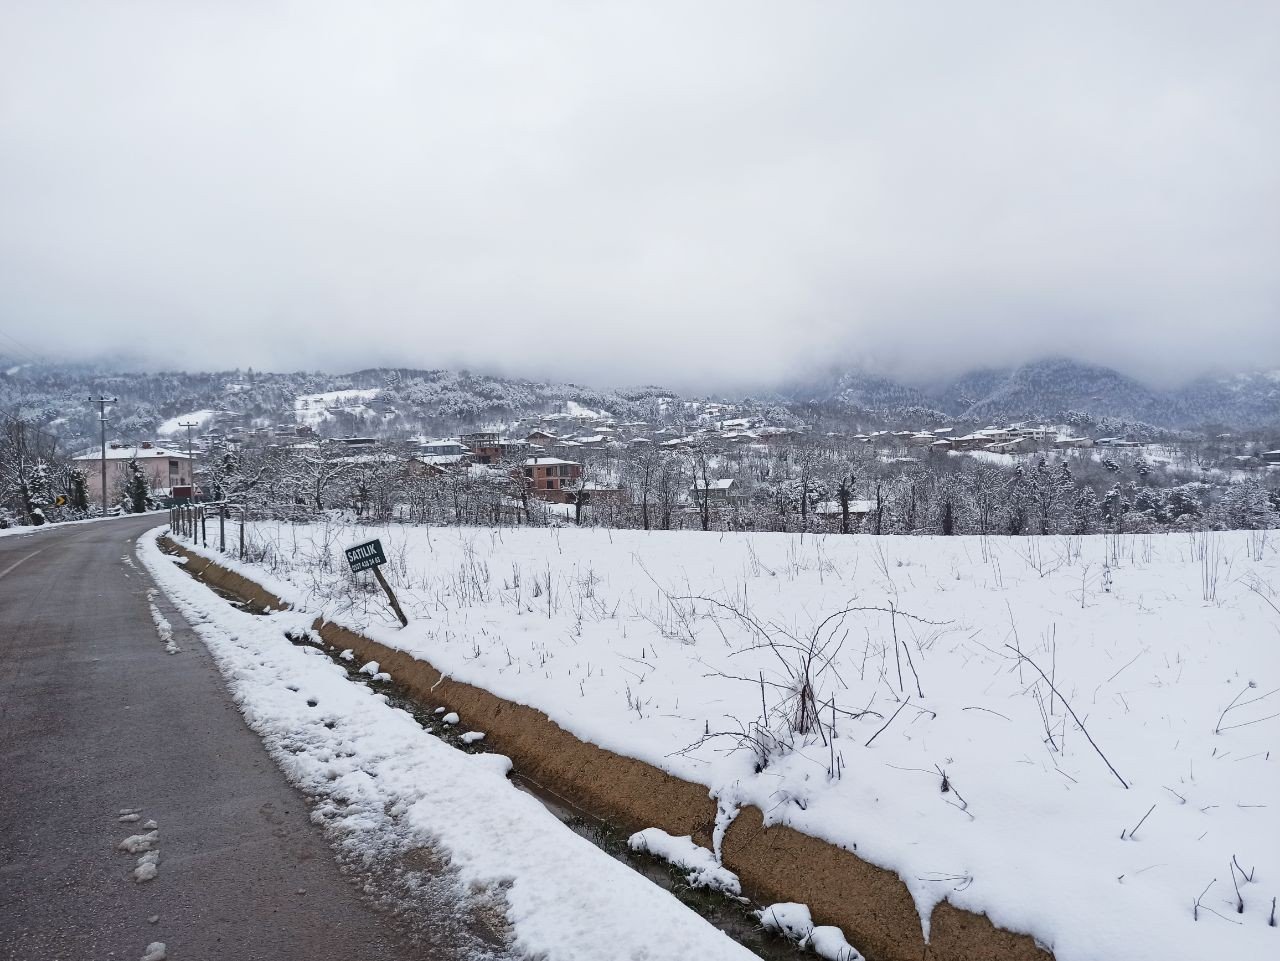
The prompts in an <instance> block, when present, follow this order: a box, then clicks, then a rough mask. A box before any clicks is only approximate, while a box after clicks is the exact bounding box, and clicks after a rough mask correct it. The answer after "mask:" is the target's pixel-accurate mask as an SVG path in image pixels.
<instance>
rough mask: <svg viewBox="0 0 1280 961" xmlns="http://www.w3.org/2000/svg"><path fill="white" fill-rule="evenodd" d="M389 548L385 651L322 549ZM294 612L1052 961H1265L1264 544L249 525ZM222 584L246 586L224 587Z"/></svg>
mask: <svg viewBox="0 0 1280 961" xmlns="http://www.w3.org/2000/svg"><path fill="white" fill-rule="evenodd" d="M371 536H379V537H381V538H382V541H383V544H384V546H385V547H386V549H387V552H388V556H389V559H390V565H389V567H388V568H386V571H387V573H388V575H389V576H390V578H391V580H392V581H393V583H394V584H396V585H397V586H398V587H399V589H400V596H401V601H402V603H403V604H404V606H405V608H406V611H407V612H408V614H409V616H410V618H411V623H410V625H409V627H408V628H407V629H404V630H401V629H400V628H399V627H398V625H397V624H396V622H395V621H394V619H393V617H392V615H391V614H390V612H389V611H387V610H386V609H385V603H384V602H383V601H382V599H381V595H380V594H378V593H376V592H375V591H376V588H375V587H373V586H372V585H371V584H370V583H369V581H368V577H369V575H367V574H366V575H359V576H352V575H349V574H347V573H345V566H346V565H345V561H344V560H343V556H342V548H343V547H345V546H348V545H350V544H352V543H355V542H358V541H361V540H363V539H366V538H367V537H371ZM250 539H251V542H252V543H253V544H254V546H255V550H254V561H255V563H254V564H253V565H251V566H250V569H249V570H247V571H246V572H247V573H249V574H250V575H251V576H255V577H256V578H257V579H258V580H259V581H261V582H262V583H264V584H266V585H267V586H268V587H270V588H272V589H273V590H275V591H276V592H277V593H280V594H281V595H283V596H285V597H286V598H288V599H290V600H291V601H293V602H295V603H296V604H298V605H299V606H301V607H303V608H305V609H306V610H307V611H308V612H310V613H313V614H317V613H324V614H325V615H327V616H329V617H332V618H334V619H335V620H338V621H341V622H343V623H346V624H348V625H351V626H354V627H357V628H361V629H364V630H365V631H366V632H367V633H368V634H370V636H373V637H375V638H377V639H378V640H380V641H382V642H384V643H387V644H391V645H394V646H397V647H401V648H404V649H405V650H408V651H411V652H414V653H418V654H420V655H421V656H422V657H424V658H426V659H428V660H430V661H431V662H432V663H433V664H435V665H436V666H437V667H439V668H440V669H442V670H444V671H446V672H448V673H450V674H452V676H454V677H455V678H457V679H458V680H461V681H465V682H468V683H473V684H477V685H481V686H483V687H486V688H488V689H489V690H491V691H493V692H494V693H496V694H498V695H500V696H502V697H505V698H508V699H511V700H514V701H519V702H521V703H524V704H528V705H531V706H534V707H536V708H538V709H540V710H542V711H544V712H546V713H547V714H548V715H549V716H550V717H552V718H553V719H554V720H555V721H557V722H558V723H559V724H561V725H562V726H563V727H565V728H566V729H568V730H570V731H572V732H573V733H575V734H576V735H578V736H579V737H581V738H583V739H584V740H588V741H591V742H594V743H596V744H599V745H601V746H602V747H605V748H608V749H610V750H614V751H617V752H619V753H623V754H627V755H630V756H633V757H638V758H641V759H643V760H646V761H649V762H651V763H653V764H655V765H658V766H660V767H662V768H664V769H666V770H668V771H670V772H671V773H673V774H675V775H677V776H679V777H682V778H686V779H688V780H691V781H695V782H700V783H702V784H705V785H706V786H707V787H708V788H709V790H710V791H711V793H712V794H713V795H714V796H715V797H717V798H718V799H719V802H720V805H721V807H722V809H724V810H725V811H726V812H729V813H732V812H733V811H734V810H735V809H736V808H737V807H738V806H740V805H742V804H747V803H750V804H755V805H758V806H759V807H760V808H761V809H763V810H764V811H765V812H766V817H767V820H769V821H770V822H772V823H785V824H789V825H791V826H793V827H795V828H797V829H799V830H801V831H804V832H807V833H809V834H812V835H815V836H817V837H821V838H825V839H828V840H830V841H834V842H837V843H840V844H843V845H845V846H846V847H849V848H853V847H854V846H855V845H856V850H857V852H858V854H859V855H860V856H862V857H863V858H866V859H867V860H870V861H872V862H874V863H876V864H879V865H882V866H884V867H888V868H891V869H893V870H895V871H896V872H897V873H898V874H899V875H900V876H901V877H902V878H903V880H904V881H905V882H906V884H907V885H908V887H909V888H910V890H911V891H912V894H913V896H914V897H915V900H916V903H917V905H918V907H919V909H920V915H921V918H922V922H921V923H922V925H923V926H924V928H925V930H926V933H927V919H928V917H929V915H930V912H931V910H932V908H933V906H934V905H935V904H936V903H937V902H938V901H940V900H942V899H944V898H945V899H948V900H950V901H951V902H952V903H954V904H956V905H959V906H961V907H964V908H967V909H970V910H973V911H982V912H986V913H987V914H989V915H990V916H991V917H992V919H993V920H994V921H995V922H996V923H997V924H1000V925H1001V926H1003V927H1006V928H1009V929H1011V930H1015V931H1022V932H1028V933H1030V934H1032V935H1034V936H1035V937H1036V938H1037V939H1038V940H1039V941H1040V942H1041V943H1042V944H1044V945H1045V946H1047V947H1049V948H1051V949H1052V950H1053V951H1054V953H1055V955H1056V956H1057V958H1058V959H1059V961H1102V959H1125V961H1136V959H1146V958H1149V959H1153V961H1154V959H1160V961H1176V959H1193V958H1194V959H1202V958H1206V957H1233V958H1240V959H1260V958H1264V957H1275V956H1280V928H1277V927H1275V926H1274V922H1273V921H1272V912H1273V898H1274V897H1275V896H1276V895H1277V894H1280V816H1278V815H1280V812H1278V811H1277V805H1280V769H1278V767H1277V763H1278V762H1280V757H1277V756H1276V751H1275V749H1276V748H1277V747H1280V744H1278V743H1277V742H1278V740H1280V737H1278V735H1280V693H1277V688H1280V590H1278V586H1280V550H1278V549H1280V536H1277V535H1276V534H1275V533H1272V534H1271V535H1270V536H1268V535H1267V533H1265V532H1240V533H1226V534H1224V533H1207V534H1195V535H1185V534H1182V535H1172V534H1171V535H1124V536H1119V537H1116V536H1091V537H1044V538H1030V537H1028V538H987V539H984V538H976V537H975V538H961V537H956V538H872V537H862V536H850V537H841V536H838V535H829V536H819V537H813V536H806V537H801V536H799V535H780V534H751V535H730V534H725V535H716V534H703V533H700V532H668V533H659V532H650V533H645V532H639V531H613V532H610V531H605V530H576V529H570V530H549V529H520V530H501V531H498V530H486V529H461V530H458V529H439V528H436V529H427V528H403V527H392V528H381V529H352V528H350V527H339V526H291V525H276V524H262V525H258V526H257V527H255V528H254V529H253V530H252V531H251V536H250ZM230 566H236V565H235V564H231V565H230Z"/></svg>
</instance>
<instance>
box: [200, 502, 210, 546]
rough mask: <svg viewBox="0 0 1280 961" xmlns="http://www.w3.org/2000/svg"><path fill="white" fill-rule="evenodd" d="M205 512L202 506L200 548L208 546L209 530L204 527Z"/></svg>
mask: <svg viewBox="0 0 1280 961" xmlns="http://www.w3.org/2000/svg"><path fill="white" fill-rule="evenodd" d="M204 520H205V510H204V507H203V505H202V506H201V507H200V546H201V547H208V546H209V528H208V527H206V526H205V522H204Z"/></svg>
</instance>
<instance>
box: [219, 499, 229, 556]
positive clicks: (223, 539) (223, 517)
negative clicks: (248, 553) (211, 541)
mask: <svg viewBox="0 0 1280 961" xmlns="http://www.w3.org/2000/svg"><path fill="white" fill-rule="evenodd" d="M218 550H220V551H221V552H222V553H224V554H225V553H226V552H227V505H226V504H223V505H222V507H221V509H220V510H219V511H218Z"/></svg>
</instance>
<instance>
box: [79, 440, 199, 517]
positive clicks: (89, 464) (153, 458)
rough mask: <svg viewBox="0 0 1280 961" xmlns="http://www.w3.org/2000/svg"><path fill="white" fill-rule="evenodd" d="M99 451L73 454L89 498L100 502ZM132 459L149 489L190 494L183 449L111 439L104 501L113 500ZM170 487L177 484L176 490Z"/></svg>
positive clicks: (188, 469) (187, 460) (188, 464)
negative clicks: (113, 440) (143, 476)
mask: <svg viewBox="0 0 1280 961" xmlns="http://www.w3.org/2000/svg"><path fill="white" fill-rule="evenodd" d="M101 459H102V453H101V452H100V451H99V452H97V453H91V454H82V455H81V456H79V457H76V458H74V460H75V462H76V466H77V467H79V468H80V469H81V470H83V471H84V472H85V474H86V475H87V476H86V478H85V490H86V491H87V493H88V497H89V500H90V501H91V502H94V503H96V504H102V502H103V498H102V472H101V470H100V469H99V462H100V461H101ZM131 460H136V461H137V462H138V466H139V467H141V468H142V471H143V473H144V474H145V475H146V478H147V482H148V484H150V486H151V491H152V493H154V494H155V495H156V496H157V497H189V496H190V494H191V488H190V485H191V459H190V458H189V457H188V456H187V453H186V451H177V450H174V449H173V448H172V447H170V446H168V445H164V446H157V445H156V444H153V443H152V442H150V441H143V442H142V443H141V444H138V445H137V446H136V447H135V446H134V445H132V444H128V445H126V444H121V443H119V442H115V443H112V444H110V445H109V446H108V447H107V504H108V506H110V505H111V504H114V503H116V502H117V501H118V500H119V498H120V495H121V488H122V486H123V484H124V482H125V479H126V478H127V477H128V471H129V461H131ZM174 488H178V491H177V493H175V492H174Z"/></svg>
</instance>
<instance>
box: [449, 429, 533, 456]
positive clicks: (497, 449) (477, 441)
mask: <svg viewBox="0 0 1280 961" xmlns="http://www.w3.org/2000/svg"><path fill="white" fill-rule="evenodd" d="M458 440H459V441H460V442H461V443H462V445H463V447H465V448H466V449H467V452H468V453H469V454H470V455H471V460H472V461H473V462H474V463H477V464H496V463H498V462H499V461H501V460H503V459H504V458H505V459H515V458H519V457H520V456H521V455H523V454H524V452H525V451H526V450H527V449H528V447H529V445H528V443H527V442H526V441H524V440H509V439H507V438H505V437H502V436H501V435H499V434H495V433H493V432H491V431H477V432H475V433H471V434H463V435H462V436H461V437H459V438H458Z"/></svg>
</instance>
